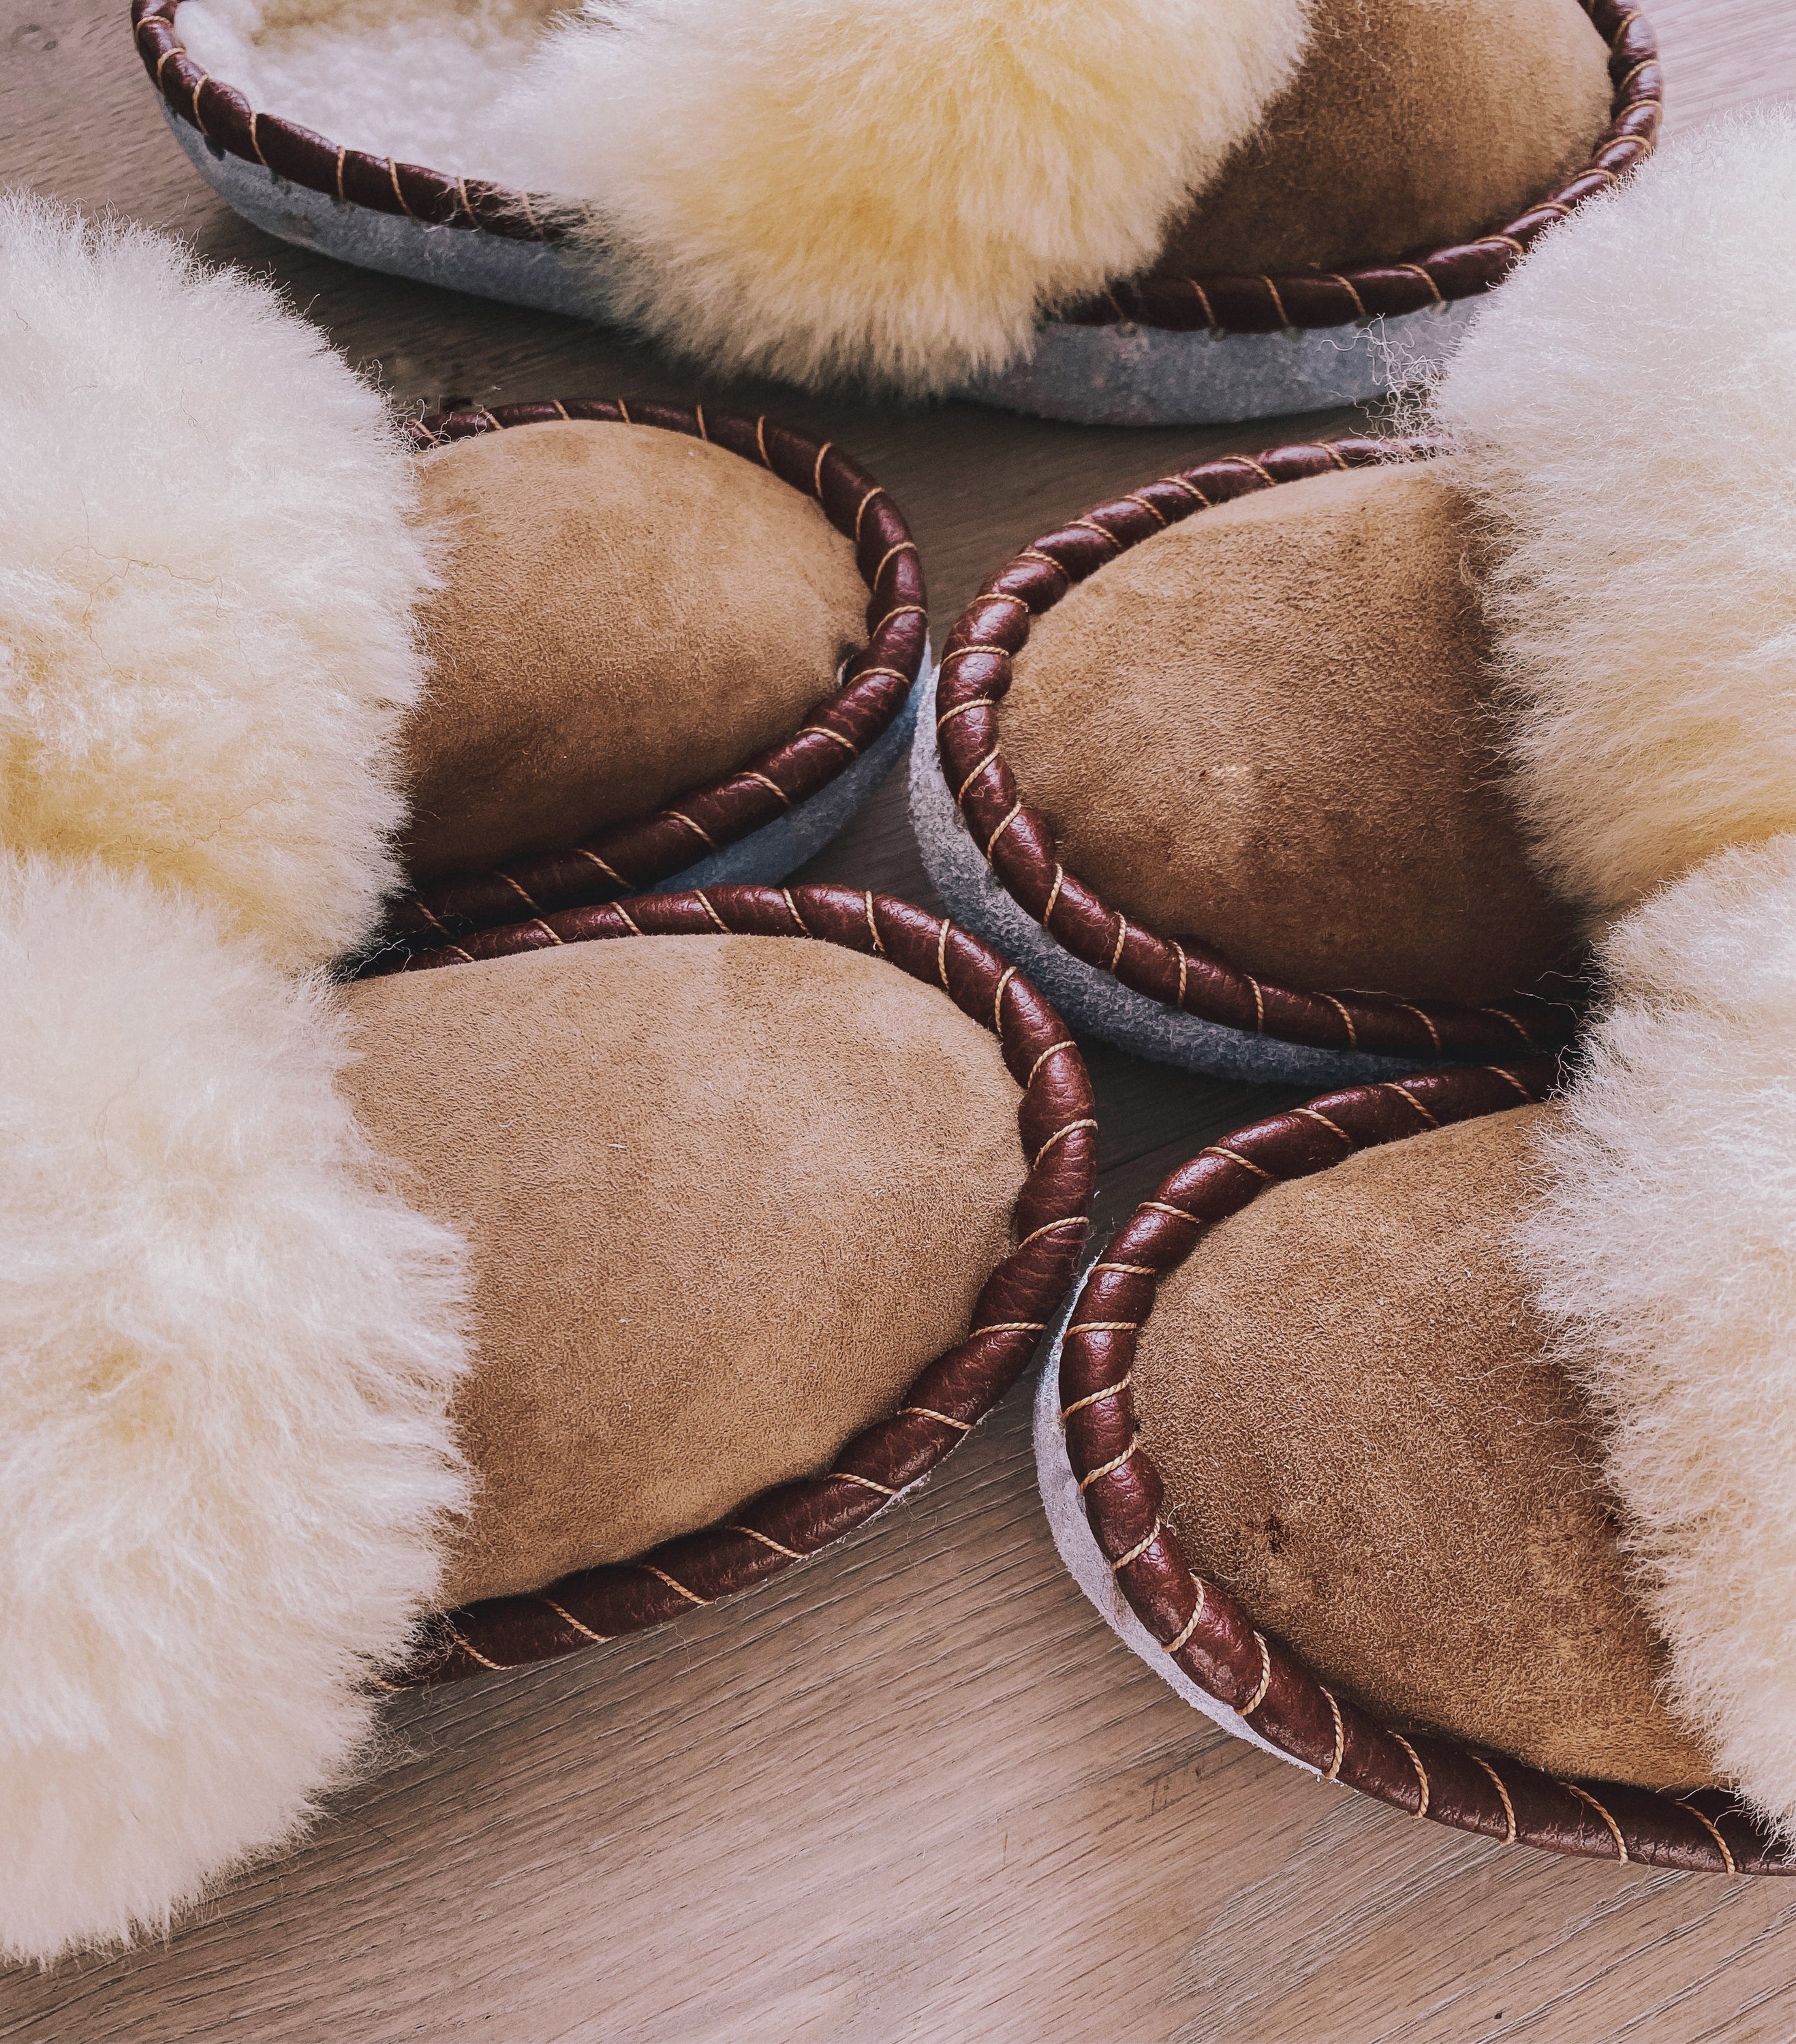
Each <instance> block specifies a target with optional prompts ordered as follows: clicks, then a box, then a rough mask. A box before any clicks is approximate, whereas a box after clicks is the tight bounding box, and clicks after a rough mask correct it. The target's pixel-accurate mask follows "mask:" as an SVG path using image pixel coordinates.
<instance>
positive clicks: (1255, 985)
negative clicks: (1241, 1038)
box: [1242, 972, 1266, 1035]
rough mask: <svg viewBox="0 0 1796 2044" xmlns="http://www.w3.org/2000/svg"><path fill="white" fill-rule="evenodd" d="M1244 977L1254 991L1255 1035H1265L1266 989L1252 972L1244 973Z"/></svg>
mask: <svg viewBox="0 0 1796 2044" xmlns="http://www.w3.org/2000/svg"><path fill="white" fill-rule="evenodd" d="M1242 977H1243V978H1244V979H1245V980H1246V982H1247V983H1248V985H1249V986H1251V987H1252V989H1253V1027H1254V1033H1255V1034H1256V1035H1264V1034H1265V1033H1266V989H1265V988H1264V987H1263V986H1262V985H1260V982H1259V981H1258V980H1257V979H1256V978H1254V976H1253V974H1252V973H1251V972H1249V973H1244V974H1242Z"/></svg>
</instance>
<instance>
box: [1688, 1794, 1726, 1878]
mask: <svg viewBox="0 0 1796 2044" xmlns="http://www.w3.org/2000/svg"><path fill="white" fill-rule="evenodd" d="M1675 1801H1676V1803H1677V1805H1678V1808H1679V1809H1680V1810H1687V1811H1688V1812H1690V1815H1692V1816H1693V1817H1694V1818H1695V1819H1696V1821H1697V1822H1698V1823H1699V1824H1700V1825H1701V1826H1702V1828H1703V1829H1704V1831H1706V1832H1707V1833H1708V1834H1709V1837H1710V1838H1713V1840H1714V1841H1715V1844H1716V1846H1717V1849H1718V1850H1719V1851H1720V1853H1721V1864H1722V1865H1724V1866H1725V1868H1726V1869H1727V1870H1728V1872H1729V1873H1739V1871H1740V1869H1739V1868H1738V1867H1737V1866H1736V1865H1734V1863H1733V1854H1732V1853H1731V1852H1729V1850H1728V1842H1727V1840H1726V1839H1725V1838H1723V1837H1722V1836H1721V1830H1720V1827H1718V1826H1717V1825H1715V1824H1713V1823H1710V1822H1709V1819H1707V1818H1706V1816H1704V1815H1703V1814H1702V1812H1701V1811H1700V1810H1699V1809H1698V1808H1697V1807H1696V1805H1695V1804H1694V1803H1686V1801H1685V1800H1684V1799H1683V1796H1678V1797H1676V1798H1675Z"/></svg>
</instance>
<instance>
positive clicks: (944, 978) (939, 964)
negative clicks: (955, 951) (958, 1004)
mask: <svg viewBox="0 0 1796 2044" xmlns="http://www.w3.org/2000/svg"><path fill="white" fill-rule="evenodd" d="M936 978H937V979H939V980H940V982H941V983H942V992H943V993H947V992H948V918H947V916H943V917H942V926H941V928H940V930H939V931H937V932H936Z"/></svg>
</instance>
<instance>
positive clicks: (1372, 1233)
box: [1134, 1106, 1711, 1788]
mask: <svg viewBox="0 0 1796 2044" xmlns="http://www.w3.org/2000/svg"><path fill="white" fill-rule="evenodd" d="M1556 1112H1557V1110H1556V1109H1555V1108H1552V1107H1550V1106H1549V1107H1544V1108H1517V1110H1515V1111H1514V1112H1511V1113H1505V1114H1497V1115H1490V1116H1485V1117H1483V1118H1482V1119H1480V1120H1475V1121H1470V1122H1463V1123H1460V1124H1456V1125H1454V1126H1450V1127H1448V1128H1444V1129H1442V1130H1440V1131H1438V1132H1436V1133H1432V1134H1426V1135H1417V1136H1415V1137H1413V1138H1411V1139H1409V1140H1408V1141H1406V1142H1399V1143H1391V1144H1390V1145H1388V1146H1387V1147H1383V1148H1380V1149H1373V1150H1367V1151H1360V1152H1359V1154H1358V1155H1355V1156H1352V1157H1350V1158H1348V1159H1347V1161H1346V1162H1344V1163H1341V1164H1340V1165H1337V1166H1335V1167H1334V1168H1333V1170H1325V1171H1321V1172H1318V1173H1317V1174H1315V1175H1314V1176H1313V1177H1311V1178H1302V1179H1298V1180H1294V1181H1290V1182H1289V1183H1286V1184H1283V1185H1276V1186H1273V1187H1271V1188H1269V1189H1267V1191H1266V1192H1265V1193H1263V1194H1262V1195H1261V1196H1260V1197H1259V1198H1258V1199H1257V1200H1256V1201H1254V1202H1253V1204H1252V1205H1251V1206H1249V1207H1248V1208H1246V1209H1245V1210H1244V1211H1243V1212H1240V1213H1239V1214H1237V1215H1236V1216H1233V1218H1232V1219H1230V1220H1226V1221H1225V1222H1224V1223H1223V1224H1221V1227H1220V1228H1217V1231H1216V1232H1215V1233H1214V1234H1213V1235H1212V1236H1210V1238H1209V1239H1207V1241H1206V1242H1205V1243H1202V1245H1200V1247H1198V1250H1197V1251H1196V1253H1195V1254H1194V1255H1192V1256H1191V1257H1190V1258H1189V1260H1188V1261H1187V1262H1186V1263H1184V1264H1183V1266H1180V1268H1179V1270H1177V1271H1175V1273H1173V1274H1171V1276H1170V1277H1167V1278H1166V1279H1165V1280H1164V1281H1163V1282H1162V1284H1161V1285H1160V1294H1159V1298H1158V1301H1157V1303H1156V1307H1155V1309H1154V1312H1153V1313H1152V1316H1151V1317H1150V1318H1149V1319H1148V1322H1147V1324H1146V1325H1145V1326H1144V1328H1143V1330H1142V1335H1141V1341H1140V1349H1139V1350H1138V1352H1137V1355H1136V1363H1135V1385H1134V1390H1135V1400H1136V1410H1137V1412H1138V1413H1139V1415H1140V1427H1141V1437H1142V1440H1143V1443H1144V1445H1145V1447H1146V1448H1147V1450H1148V1453H1149V1454H1152V1457H1153V1458H1154V1460H1155V1462H1156V1465H1157V1466H1158V1467H1159V1469H1160V1473H1161V1475H1162V1476H1163V1478H1164V1479H1165V1482H1166V1487H1167V1501H1168V1506H1169V1508H1170V1509H1169V1513H1168V1516H1169V1517H1170V1518H1171V1522H1172V1523H1173V1524H1174V1525H1175V1527H1176V1528H1177V1529H1178V1532H1179V1539H1180V1540H1181V1541H1182V1542H1183V1543H1184V1546H1185V1549H1186V1554H1187V1555H1188V1557H1189V1558H1190V1562H1191V1566H1192V1567H1193V1568H1194V1569H1196V1570H1197V1571H1198V1573H1199V1574H1200V1575H1202V1574H1208V1575H1210V1576H1211V1577H1213V1578H1214V1579H1215V1580H1216V1581H1219V1582H1221V1583H1223V1584H1225V1585H1227V1587H1228V1588H1229V1589H1231V1590H1233V1591H1235V1592H1236V1593H1237V1594H1238V1595H1239V1596H1240V1597H1241V1598H1242V1600H1243V1601H1244V1603H1245V1604H1246V1605H1247V1607H1248V1609H1249V1610H1250V1611H1251V1612H1252V1613H1253V1615H1254V1619H1255V1622H1256V1623H1257V1624H1259V1625H1260V1626H1262V1627H1264V1628H1265V1629H1266V1630H1267V1631H1268V1632H1271V1633H1275V1634H1276V1635H1278V1636H1279V1638H1280V1639H1283V1640H1285V1641H1286V1642H1287V1643H1289V1644H1290V1646H1293V1647H1294V1648H1295V1649H1296V1650H1297V1651H1298V1653H1299V1654H1302V1656H1303V1657H1304V1658H1305V1659H1306V1661H1307V1662H1309V1664H1310V1666H1311V1667H1312V1668H1313V1669H1314V1670H1315V1671H1316V1673H1317V1675H1318V1676H1319V1677H1320V1678H1321V1680H1322V1681H1324V1682H1326V1683H1329V1684H1330V1685H1333V1686H1336V1687H1337V1688H1340V1689H1345V1690H1347V1691H1348V1692H1352V1694H1353V1695H1355V1696H1358V1697H1359V1698H1360V1699H1361V1700H1363V1702H1364V1703H1366V1704H1367V1705H1368V1706H1369V1707H1370V1708H1372V1709H1373V1710H1375V1712H1379V1713H1380V1714H1382V1715H1386V1716H1388V1717H1392V1718H1394V1719H1396V1720H1397V1722H1398V1723H1399V1724H1402V1725H1408V1726H1410V1727H1423V1728H1428V1729H1433V1730H1437V1731H1444V1732H1447V1733H1449V1734H1452V1735H1456V1736H1457V1737H1459V1738H1462V1739H1470V1740H1472V1741H1474V1742H1476V1743H1479V1744H1482V1745H1485V1746H1490V1747H1492V1748H1494V1750H1498V1751H1499V1752H1504V1753H1510V1754H1515V1755H1517V1757H1518V1758H1521V1759H1523V1760H1525V1761H1527V1762H1530V1763H1531V1764H1533V1765H1535V1766H1537V1767H1541V1768H1544V1769H1547V1770H1548V1772H1550V1773H1561V1774H1565V1773H1569V1774H1571V1775H1575V1776H1593V1777H1598V1778H1600V1779H1607V1780H1614V1781H1633V1782H1636V1783H1639V1784H1640V1785H1644V1786H1648V1787H1659V1788H1663V1787H1674V1788H1682V1787H1686V1786H1688V1785H1691V1784H1693V1783H1695V1782H1698V1781H1702V1780H1703V1779H1705V1778H1706V1777H1707V1776H1708V1775H1709V1773H1710V1772H1711V1762H1709V1759H1708V1758H1707V1757H1706V1754H1705V1753H1704V1752H1703V1750H1702V1749H1701V1747H1700V1746H1698V1744H1697V1743H1696V1742H1694V1740H1693V1739H1690V1737H1688V1736H1687V1735H1686V1734H1684V1733H1683V1731H1680V1730H1679V1728H1678V1727H1677V1726H1676V1725H1675V1724H1674V1723H1672V1722H1671V1719H1669V1717H1668V1716H1667V1715H1666V1712H1665V1710H1664V1708H1663V1704H1661V1702H1660V1701H1659V1694H1658V1690H1659V1684H1660V1682H1661V1681H1662V1679H1663V1674H1664V1671H1665V1660H1664V1653H1663V1648H1662V1647H1661V1646H1660V1645H1659V1642H1658V1641H1657V1640H1656V1639H1655V1638H1654V1636H1653V1635H1652V1633H1651V1632H1650V1631H1649V1630H1648V1625H1647V1623H1646V1620H1645V1619H1644V1616H1642V1614H1641V1612H1640V1610H1639V1608H1637V1606H1636V1603H1635V1601H1634V1600H1633V1596H1632V1595H1631V1593H1630V1592H1629V1588H1628V1586H1627V1584H1626V1581H1625V1574H1624V1564H1623V1560H1622V1556H1621V1550H1620V1547H1619V1546H1618V1542H1617V1523H1616V1516H1615V1508H1614V1505H1613V1501H1612V1500H1611V1499H1610V1497H1609V1494H1608V1493H1607V1491H1606V1489H1605V1487H1604V1485H1603V1482H1602V1471H1601V1454H1600V1450H1599V1448H1598V1443H1597V1440H1596V1438H1595V1430H1594V1427H1593V1425H1592V1424H1591V1423H1590V1419H1589V1417H1588V1416H1587V1414H1586V1410H1585V1408H1584V1406H1583V1402H1582V1400H1580V1399H1579V1397H1577V1396H1576V1395H1575V1393H1574V1392H1573V1391H1572V1390H1571V1387H1570V1386H1569V1385H1568V1384H1567V1381H1566V1380H1565V1378H1564V1377H1563V1375H1562V1374H1560V1373H1559V1370H1557V1369H1556V1367H1555V1366H1553V1365H1552V1363H1551V1362H1548V1361H1547V1360H1545V1359H1544V1357H1543V1354H1542V1350H1543V1347H1544V1335H1543V1331H1542V1329H1541V1327H1540V1323H1539V1321H1538V1320H1537V1319H1536V1316H1535V1315H1534V1312H1533V1309H1532V1308H1531V1307H1530V1305H1529V1300H1528V1291H1527V1285H1526V1281H1525V1278H1524V1277H1523V1276H1522V1274H1521V1272H1520V1270H1518V1269H1517V1266H1516V1265H1515V1264H1514V1262H1513V1261H1512V1259H1511V1257H1510V1254H1509V1252H1508V1251H1507V1249H1506V1238H1507V1236H1508V1234H1509V1231H1511V1230H1512V1229H1513V1227H1514V1225H1515V1223H1516V1220H1517V1216H1518V1215H1519V1213H1520V1212H1521V1210H1522V1208H1523V1207H1524V1205H1525V1203H1526V1202H1527V1201H1528V1199H1529V1197H1530V1191H1531V1186H1532V1184H1533V1178H1534V1174H1536V1172H1537V1170H1538V1166H1537V1165H1536V1163H1535V1162H1534V1161H1533V1156H1532V1154H1531V1149H1530V1145H1531V1143H1532V1141H1533V1138H1534V1136H1535V1135H1536V1133H1537V1131H1539V1130H1540V1128H1541V1126H1542V1125H1543V1124H1544V1122H1545V1121H1547V1120H1548V1119H1549V1118H1550V1117H1551V1116H1553V1115H1554V1114H1555V1113H1556Z"/></svg>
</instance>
